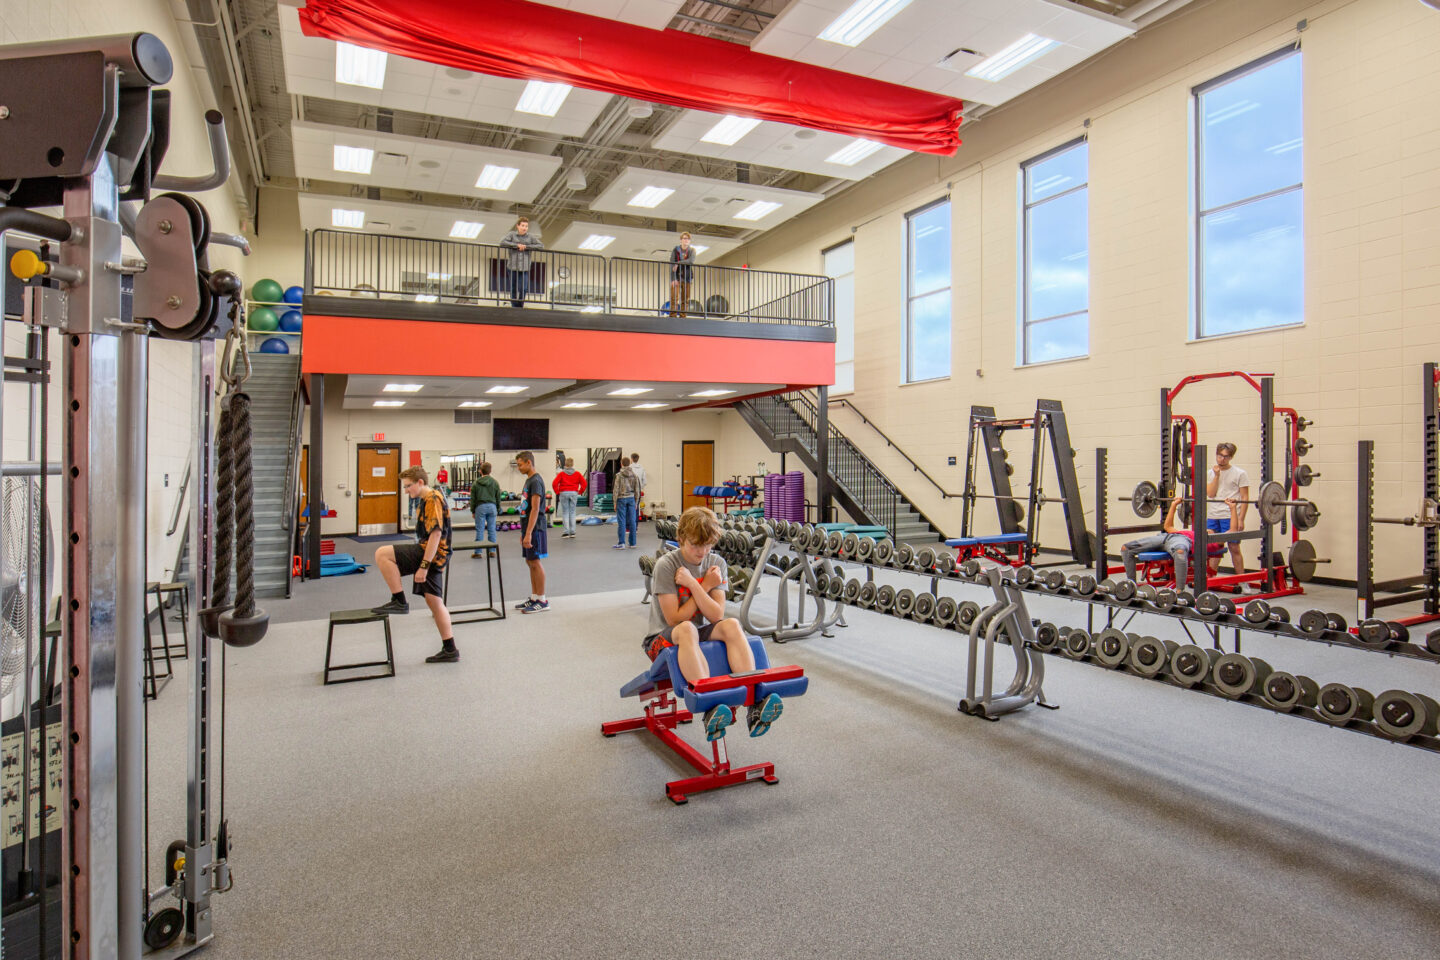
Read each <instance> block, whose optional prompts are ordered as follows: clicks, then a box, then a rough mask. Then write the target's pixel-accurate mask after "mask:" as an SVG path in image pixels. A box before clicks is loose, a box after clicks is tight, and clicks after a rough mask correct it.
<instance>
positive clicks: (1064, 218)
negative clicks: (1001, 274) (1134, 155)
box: [1017, 140, 1090, 363]
mask: <svg viewBox="0 0 1440 960" xmlns="http://www.w3.org/2000/svg"><path fill="white" fill-rule="evenodd" d="M1024 174H1025V176H1024V225H1023V231H1024V238H1023V241H1022V242H1023V243H1024V245H1025V252H1024V270H1025V275H1024V277H1023V278H1022V279H1021V289H1022V293H1021V300H1022V301H1023V305H1022V308H1021V311H1020V337H1019V340H1020V343H1019V350H1018V351H1017V352H1018V353H1019V354H1020V362H1021V363H1044V362H1045V361H1047V360H1064V359H1066V358H1069V357H1083V356H1085V355H1086V354H1087V353H1089V352H1090V191H1089V180H1090V146H1089V144H1088V143H1086V142H1085V141H1084V140H1079V141H1076V142H1074V143H1067V144H1065V145H1064V146H1062V147H1057V148H1056V149H1054V150H1051V151H1050V152H1049V153H1044V154H1041V155H1040V156H1038V157H1036V158H1035V159H1033V160H1030V161H1027V162H1026V163H1025V164H1024Z"/></svg>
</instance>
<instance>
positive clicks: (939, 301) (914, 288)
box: [905, 199, 950, 383]
mask: <svg viewBox="0 0 1440 960" xmlns="http://www.w3.org/2000/svg"><path fill="white" fill-rule="evenodd" d="M948 376H950V201H949V199H945V200H937V201H935V202H934V203H932V204H930V205H929V206H928V207H921V208H920V209H919V210H915V211H912V212H910V213H908V214H906V215H905V382H906V383H916V382H918V381H921V380H937V379H940V378H941V377H948Z"/></svg>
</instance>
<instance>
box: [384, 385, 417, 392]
mask: <svg viewBox="0 0 1440 960" xmlns="http://www.w3.org/2000/svg"><path fill="white" fill-rule="evenodd" d="M423 389H425V384H423V383H387V384H385V389H384V390H382V391H381V393H419V392H420V391H421V390H423Z"/></svg>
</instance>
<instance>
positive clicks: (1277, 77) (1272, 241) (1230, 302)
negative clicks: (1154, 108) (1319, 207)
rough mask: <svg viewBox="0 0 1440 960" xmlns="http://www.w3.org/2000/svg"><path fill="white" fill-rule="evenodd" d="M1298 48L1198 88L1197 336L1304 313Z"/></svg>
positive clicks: (1276, 323) (1279, 323) (1283, 321)
mask: <svg viewBox="0 0 1440 960" xmlns="http://www.w3.org/2000/svg"><path fill="white" fill-rule="evenodd" d="M1300 88H1301V73H1300V52H1299V51H1298V50H1286V51H1283V52H1281V53H1277V54H1272V55H1271V56H1269V57H1266V58H1264V59H1263V60H1258V61H1256V62H1255V63H1252V64H1249V65H1248V66H1245V67H1241V68H1240V69H1239V70H1235V71H1232V72H1230V73H1228V74H1226V75H1224V76H1222V77H1217V78H1216V79H1214V80H1212V81H1210V82H1209V83H1206V84H1203V85H1201V86H1199V87H1196V88H1195V91H1194V92H1195V142H1196V148H1197V150H1198V151H1199V152H1198V156H1197V158H1196V164H1195V168H1196V174H1197V176H1196V182H1195V209H1196V211H1197V213H1198V216H1197V218H1196V236H1195V246H1196V250H1197V256H1196V258H1195V290H1196V310H1195V317H1196V323H1195V334H1196V336H1199V337H1213V336H1218V335H1220V334H1226V333H1235V332H1238V331H1244V330H1261V329H1264V328H1266V327H1283V326H1286V325H1288V324H1296V323H1301V322H1303V321H1304V319H1305V313H1304V308H1305V301H1304V281H1305V264H1304V254H1305V246H1304V237H1303V232H1302V230H1301V226H1302V222H1301V215H1302V214H1301V199H1302V193H1303V190H1302V187H1303V184H1302V178H1301V171H1302V167H1301V158H1302V155H1303V154H1304V150H1303V149H1302V147H1303V146H1304V142H1305V141H1304V134H1303V123H1302V116H1301V89H1300Z"/></svg>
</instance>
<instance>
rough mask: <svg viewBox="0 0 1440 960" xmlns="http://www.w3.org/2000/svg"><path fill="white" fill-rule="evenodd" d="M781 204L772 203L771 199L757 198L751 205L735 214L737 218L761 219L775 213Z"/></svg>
mask: <svg viewBox="0 0 1440 960" xmlns="http://www.w3.org/2000/svg"><path fill="white" fill-rule="evenodd" d="M781 206H782V204H779V203H772V202H771V201H769V200H756V201H755V202H754V203H752V204H750V206H748V207H746V208H745V209H744V210H741V211H740V212H739V213H737V214H735V219H736V220H759V219H762V218H763V217H766V216H768V215H770V214H772V213H774V212H775V211H776V210H779V209H780V207H781Z"/></svg>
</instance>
